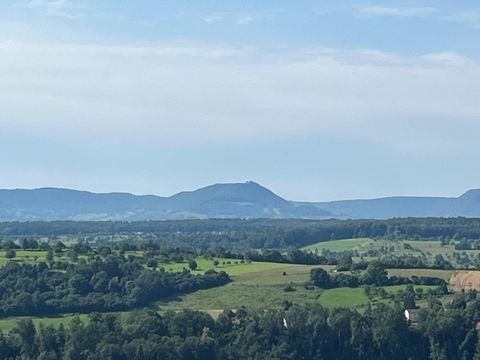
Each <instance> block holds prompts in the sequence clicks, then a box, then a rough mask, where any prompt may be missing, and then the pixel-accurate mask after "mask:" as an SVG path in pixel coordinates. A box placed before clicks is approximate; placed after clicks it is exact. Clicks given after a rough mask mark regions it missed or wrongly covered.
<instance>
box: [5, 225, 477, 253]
mask: <svg viewBox="0 0 480 360" xmlns="http://www.w3.org/2000/svg"><path fill="white" fill-rule="evenodd" d="M59 236H72V237H75V238H81V239H87V240H90V241H99V242H102V241H104V242H105V241H111V240H112V239H116V237H120V238H121V237H125V238H129V239H132V240H152V241H155V242H157V243H158V244H159V245H161V246H162V247H169V248H172V247H188V248H193V249H203V250H207V249H210V248H212V247H216V246H222V247H224V248H225V249H227V250H235V251H247V250H250V249H286V248H289V247H302V246H305V245H309V244H312V243H315V242H318V241H328V240H335V239H347V238H359V237H372V238H385V239H410V240H411V239H418V240H422V239H435V240H443V241H445V240H448V241H449V240H458V241H461V240H467V241H471V240H480V219H475V218H461V217H458V218H397V219H389V220H301V219H291V220H273V219H253V220H240V219H210V220H178V221H137V222H121V221H106V222H85V221H82V222H75V221H53V222H4V223H0V239H3V240H8V239H11V238H21V237H26V238H28V237H50V238H51V239H55V238H56V237H59Z"/></svg>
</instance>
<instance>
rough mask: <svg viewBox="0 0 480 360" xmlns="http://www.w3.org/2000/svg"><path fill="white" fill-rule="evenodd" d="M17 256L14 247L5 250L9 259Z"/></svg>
mask: <svg viewBox="0 0 480 360" xmlns="http://www.w3.org/2000/svg"><path fill="white" fill-rule="evenodd" d="M16 256H17V253H16V251H15V250H13V249H7V251H6V252H5V257H6V258H7V259H13V258H15V257H16Z"/></svg>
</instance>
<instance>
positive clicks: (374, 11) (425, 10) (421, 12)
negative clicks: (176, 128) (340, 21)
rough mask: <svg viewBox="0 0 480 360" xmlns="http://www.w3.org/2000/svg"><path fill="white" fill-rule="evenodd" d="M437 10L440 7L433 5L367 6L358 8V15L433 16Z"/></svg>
mask: <svg viewBox="0 0 480 360" xmlns="http://www.w3.org/2000/svg"><path fill="white" fill-rule="evenodd" d="M437 12H438V9H436V8H433V7H406V8H401V7H390V6H365V7H360V8H358V15H360V16H364V17H397V18H412V17H426V16H431V15H433V14H435V13H437Z"/></svg>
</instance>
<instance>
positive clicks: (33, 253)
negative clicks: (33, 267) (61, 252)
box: [0, 250, 47, 266]
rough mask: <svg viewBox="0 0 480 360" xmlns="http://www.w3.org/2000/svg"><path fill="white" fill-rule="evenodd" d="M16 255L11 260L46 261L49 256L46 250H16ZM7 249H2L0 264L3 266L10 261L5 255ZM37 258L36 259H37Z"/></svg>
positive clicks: (0, 251)
mask: <svg viewBox="0 0 480 360" xmlns="http://www.w3.org/2000/svg"><path fill="white" fill-rule="evenodd" d="M15 252H16V256H15V258H14V259H12V260H11V261H18V262H31V263H33V262H35V261H45V258H46V256H47V252H46V251H40V250H38V251H37V250H15ZM5 253H6V251H5V250H0V266H3V265H5V264H6V263H7V261H10V260H9V259H7V258H6V257H5ZM35 259H36V260H35Z"/></svg>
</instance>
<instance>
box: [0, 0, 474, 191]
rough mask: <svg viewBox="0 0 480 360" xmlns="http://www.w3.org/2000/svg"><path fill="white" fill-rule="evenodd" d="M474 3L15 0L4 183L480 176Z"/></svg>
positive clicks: (1, 76)
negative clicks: (479, 166)
mask: <svg viewBox="0 0 480 360" xmlns="http://www.w3.org/2000/svg"><path fill="white" fill-rule="evenodd" d="M479 41H480V7H479V5H478V3H476V2H474V1H465V0H464V1H458V2H455V3H454V4H452V3H451V2H447V1H415V2H413V1H407V2H402V4H392V3H391V2H385V1H376V2H371V1H368V2H367V1H348V2H335V1H297V2H295V3H294V4H292V3H291V2H289V1H263V2H254V1H250V0H249V1H232V2H228V3H221V4H220V3H218V2H214V1H205V2H201V3H200V2H198V3H193V4H192V2H188V1H182V0H180V1H176V2H170V3H165V2H156V1H151V0H149V1H140V2H136V3H135V5H132V4H131V3H128V2H115V1H112V0H107V1H98V0H78V1H71V0H8V1H4V2H2V3H1V4H0V109H1V110H0V126H1V128H2V131H1V132H0V174H1V175H2V177H1V179H0V188H40V187H62V188H73V189H79V190H88V191H93V192H117V191H121V192H130V193H135V194H156V195H160V196H169V195H172V194H175V193H178V192H180V191H184V190H194V189H197V188H200V187H203V186H206V185H210V184H214V183H229V182H244V181H247V180H250V179H251V180H254V181H256V182H258V183H260V184H262V185H263V186H265V187H267V188H269V189H271V190H272V191H274V192H275V193H277V194H278V195H280V196H282V197H284V198H286V199H289V200H297V201H330V200H342V199H360V198H361V199H366V198H379V197H385V196H402V195H408V196H443V197H456V196H459V195H461V194H462V193H463V192H464V191H467V190H469V189H474V188H479V187H480V169H479V168H478V167H477V166H475V164H477V163H478V162H479V152H478V150H476V146H477V139H478V136H479V134H480V121H479V119H480V108H479V107H478V101H479V99H480V85H479V84H480V64H479V58H480V47H478V43H479Z"/></svg>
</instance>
